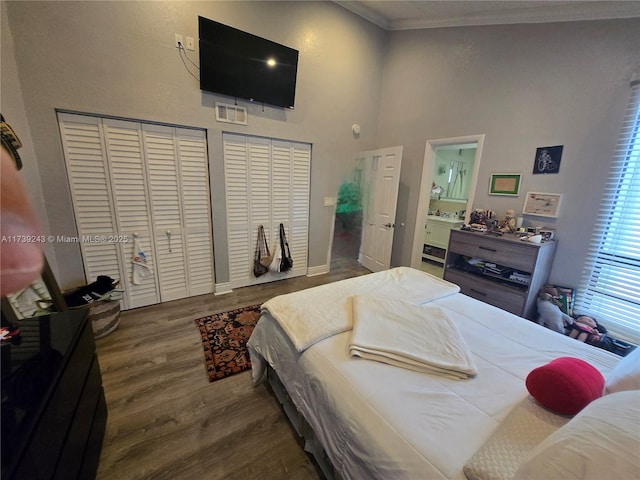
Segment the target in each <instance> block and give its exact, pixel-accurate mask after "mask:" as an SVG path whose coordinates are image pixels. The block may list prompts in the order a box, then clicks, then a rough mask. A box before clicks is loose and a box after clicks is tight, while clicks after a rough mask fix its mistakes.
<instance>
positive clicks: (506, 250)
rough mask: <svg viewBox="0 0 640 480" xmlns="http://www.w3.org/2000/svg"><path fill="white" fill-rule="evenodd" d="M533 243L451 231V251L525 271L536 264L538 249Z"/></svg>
mask: <svg viewBox="0 0 640 480" xmlns="http://www.w3.org/2000/svg"><path fill="white" fill-rule="evenodd" d="M539 248H540V247H539V246H538V245H535V244H531V243H524V242H519V241H512V240H502V239H500V238H498V237H488V236H483V235H482V234H480V233H466V232H459V231H452V232H451V242H450V243H449V251H450V252H455V253H458V254H460V255H465V256H468V257H479V258H482V259H483V260H486V261H488V262H493V263H497V264H500V265H504V266H507V267H511V268H515V269H516V270H522V271H525V272H532V271H533V269H534V267H535V265H536V258H537V256H538V249H539Z"/></svg>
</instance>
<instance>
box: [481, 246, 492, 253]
mask: <svg viewBox="0 0 640 480" xmlns="http://www.w3.org/2000/svg"><path fill="white" fill-rule="evenodd" d="M478 248H479V249H480V250H487V251H488V252H493V253H495V252H497V250H496V249H495V248H487V247H483V246H479V247H478Z"/></svg>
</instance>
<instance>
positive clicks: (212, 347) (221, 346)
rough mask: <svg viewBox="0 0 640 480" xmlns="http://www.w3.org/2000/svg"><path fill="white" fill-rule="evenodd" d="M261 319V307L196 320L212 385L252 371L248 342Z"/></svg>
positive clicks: (251, 307)
mask: <svg viewBox="0 0 640 480" xmlns="http://www.w3.org/2000/svg"><path fill="white" fill-rule="evenodd" d="M259 318H260V305H252V306H250V307H244V308H238V309H236V310H231V311H229V312H223V313H216V314H215V315H210V316H208V317H202V318H198V319H196V320H195V323H196V326H197V327H198V329H199V330H200V335H201V336H202V347H203V348H204V360H205V364H206V367H207V375H208V376H209V381H210V382H215V381H216V380H220V379H222V378H226V377H228V376H231V375H235V374H236V373H240V372H244V371H245V370H249V369H250V368H251V361H250V360H249V352H248V350H247V341H248V340H249V337H250V336H251V333H252V332H253V328H254V327H255V325H256V323H258V319H259Z"/></svg>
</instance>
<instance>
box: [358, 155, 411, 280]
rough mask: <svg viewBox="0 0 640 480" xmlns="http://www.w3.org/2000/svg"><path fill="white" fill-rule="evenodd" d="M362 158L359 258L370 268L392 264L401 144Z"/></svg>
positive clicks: (379, 267) (387, 266)
mask: <svg viewBox="0 0 640 480" xmlns="http://www.w3.org/2000/svg"><path fill="white" fill-rule="evenodd" d="M360 155H361V159H362V161H363V176H364V178H363V187H364V189H363V190H364V199H363V205H364V212H363V225H362V241H361V244H360V254H359V256H358V261H359V262H360V263H361V264H362V265H363V266H364V267H366V268H368V269H369V270H371V271H372V272H379V271H381V270H386V269H388V268H389V267H390V266H391V248H392V247H393V232H394V229H395V222H396V206H397V203H398V185H399V183H400V167H401V164H402V146H398V147H389V148H382V149H379V150H374V151H371V152H363V153H361V154H360Z"/></svg>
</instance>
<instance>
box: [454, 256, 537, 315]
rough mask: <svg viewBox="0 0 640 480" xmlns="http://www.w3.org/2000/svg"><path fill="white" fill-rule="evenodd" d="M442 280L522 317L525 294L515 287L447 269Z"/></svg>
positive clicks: (471, 295) (461, 290)
mask: <svg viewBox="0 0 640 480" xmlns="http://www.w3.org/2000/svg"><path fill="white" fill-rule="evenodd" d="M444 279H445V280H447V281H449V282H452V283H455V284H456V285H459V286H460V292H461V293H464V294H465V295H468V296H470V297H472V298H475V299H476V300H480V301H482V302H485V303H488V304H490V305H493V306H495V307H498V308H501V309H502V310H506V311H507V312H511V313H514V314H516V315H523V313H524V312H523V309H524V305H525V301H526V299H527V293H526V292H525V291H523V290H521V289H519V288H517V287H510V286H509V285H504V284H499V283H496V282H493V281H491V280H486V279H484V278H482V277H480V276H479V275H475V274H473V273H467V272H464V271H462V270H456V269H455V268H448V269H447V270H446V272H445V275H444Z"/></svg>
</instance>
